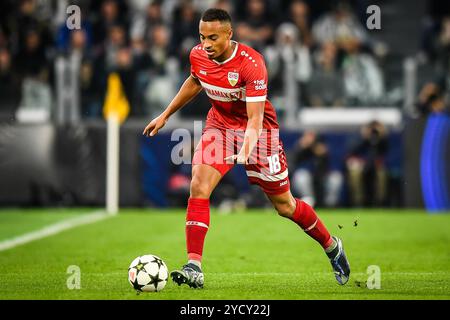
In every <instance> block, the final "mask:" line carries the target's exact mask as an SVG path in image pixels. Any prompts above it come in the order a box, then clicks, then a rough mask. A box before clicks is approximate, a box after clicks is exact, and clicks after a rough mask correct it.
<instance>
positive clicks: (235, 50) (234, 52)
mask: <svg viewBox="0 0 450 320" xmlns="http://www.w3.org/2000/svg"><path fill="white" fill-rule="evenodd" d="M231 41H232V42H234V43H235V44H236V46H235V47H234V51H233V53H232V54H231V56H230V57H229V58H228V59H227V60H224V61H222V62H219V61H216V60H214V59H212V61H214V62H215V63H217V64H219V65H220V64H224V63H227V62H228V61H230V60H232V59H233V58H234V57H235V56H236V53H237V51H238V46H239V43H238V42H237V41H234V40H231Z"/></svg>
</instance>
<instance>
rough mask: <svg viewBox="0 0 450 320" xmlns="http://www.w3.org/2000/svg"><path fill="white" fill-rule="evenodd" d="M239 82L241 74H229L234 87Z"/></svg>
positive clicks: (229, 80)
mask: <svg viewBox="0 0 450 320" xmlns="http://www.w3.org/2000/svg"><path fill="white" fill-rule="evenodd" d="M238 80H239V73H237V72H228V82H229V83H230V84H231V85H232V86H233V87H234V86H235V85H236V83H237V82H238Z"/></svg>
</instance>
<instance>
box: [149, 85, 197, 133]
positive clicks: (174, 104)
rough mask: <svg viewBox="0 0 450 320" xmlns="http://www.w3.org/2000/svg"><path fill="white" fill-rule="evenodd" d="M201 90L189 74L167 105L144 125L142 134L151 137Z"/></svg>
mask: <svg viewBox="0 0 450 320" xmlns="http://www.w3.org/2000/svg"><path fill="white" fill-rule="evenodd" d="M200 91H202V86H201V85H200V82H199V81H198V80H197V79H195V78H194V77H192V76H189V77H188V78H187V79H186V81H184V83H183V85H182V86H181V88H180V90H179V91H178V93H177V94H176V96H175V97H174V98H173V100H172V101H171V102H170V104H169V105H168V106H167V108H166V109H165V110H164V111H163V112H162V113H161V114H160V115H159V116H158V117H156V118H155V119H153V120H152V121H150V123H149V124H148V125H147V126H146V127H145V129H144V131H143V133H142V134H143V135H146V136H147V137H152V136H154V135H155V134H157V133H158V131H159V130H160V129H161V128H162V127H164V126H165V124H166V123H167V121H168V120H169V118H170V116H171V115H172V114H174V113H175V112H177V111H178V110H179V109H181V108H182V107H184V106H185V105H186V104H187V103H188V102H189V101H191V100H192V99H193V98H194V97H195V96H196V95H197V94H199V93H200Z"/></svg>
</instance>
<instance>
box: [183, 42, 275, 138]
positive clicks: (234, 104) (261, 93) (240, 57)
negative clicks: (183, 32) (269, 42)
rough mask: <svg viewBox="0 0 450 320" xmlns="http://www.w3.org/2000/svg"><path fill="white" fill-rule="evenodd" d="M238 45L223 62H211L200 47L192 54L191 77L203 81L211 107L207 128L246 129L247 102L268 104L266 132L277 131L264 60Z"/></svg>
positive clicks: (264, 123)
mask: <svg viewBox="0 0 450 320" xmlns="http://www.w3.org/2000/svg"><path fill="white" fill-rule="evenodd" d="M235 44H236V46H235V49H234V51H233V54H232V55H231V56H230V57H229V58H228V59H227V60H225V61H222V62H218V61H215V60H211V59H209V58H208V56H207V54H206V52H205V50H203V47H202V45H201V44H199V45H197V46H195V47H194V48H192V50H191V53H190V56H189V58H190V62H191V75H192V76H193V77H194V78H196V79H198V80H199V81H200V83H201V85H202V87H203V89H204V90H205V92H206V94H207V95H208V97H209V99H210V101H211V104H212V107H211V109H210V110H209V112H208V116H207V118H206V126H207V127H214V128H218V129H245V128H246V127H247V120H248V118H247V110H246V107H247V106H246V102H257V101H265V108H264V120H263V128H265V129H278V122H277V118H276V113H275V110H274V108H273V106H272V104H271V103H270V101H269V100H268V99H267V69H266V65H265V63H264V58H263V56H262V55H261V54H259V53H258V52H257V51H256V50H254V49H252V48H250V47H249V46H246V45H244V44H241V43H238V42H235Z"/></svg>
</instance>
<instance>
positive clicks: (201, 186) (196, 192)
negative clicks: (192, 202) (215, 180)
mask: <svg viewBox="0 0 450 320" xmlns="http://www.w3.org/2000/svg"><path fill="white" fill-rule="evenodd" d="M190 193H191V198H209V196H210V194H211V190H210V187H209V184H208V183H207V182H205V181H202V180H201V179H198V178H196V177H195V176H194V177H193V178H192V180H191V188H190Z"/></svg>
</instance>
